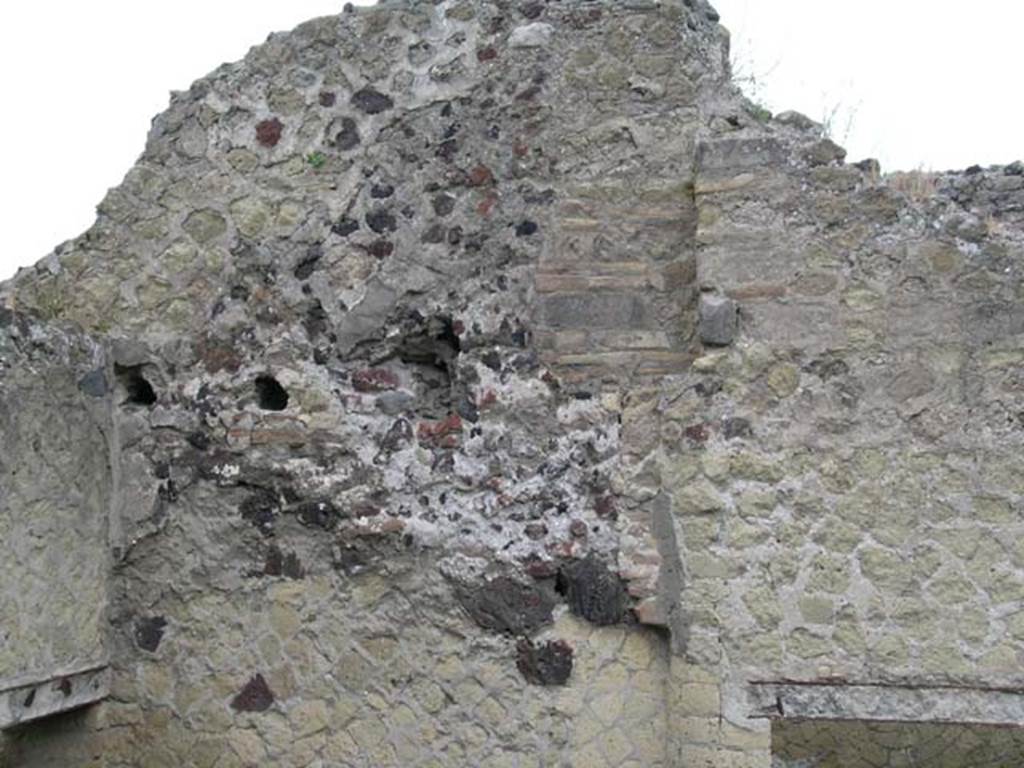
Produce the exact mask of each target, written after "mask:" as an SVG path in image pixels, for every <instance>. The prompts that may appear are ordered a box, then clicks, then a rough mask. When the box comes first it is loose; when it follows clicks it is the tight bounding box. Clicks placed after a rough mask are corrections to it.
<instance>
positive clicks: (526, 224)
mask: <svg viewBox="0 0 1024 768" xmlns="http://www.w3.org/2000/svg"><path fill="white" fill-rule="evenodd" d="M536 232H537V224H536V222H533V221H530V220H529V219H527V220H526V221H522V222H520V223H519V224H518V225H517V226H516V237H529V236H530V235H532V234H535V233H536Z"/></svg>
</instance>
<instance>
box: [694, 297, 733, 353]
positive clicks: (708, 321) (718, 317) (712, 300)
mask: <svg viewBox="0 0 1024 768" xmlns="http://www.w3.org/2000/svg"><path fill="white" fill-rule="evenodd" d="M738 315H739V308H738V307H737V306H736V302H735V301H733V300H732V299H727V298H725V297H724V296H712V295H704V296H701V297H700V325H699V333H700V340H701V342H702V343H704V344H707V345H708V346H711V347H725V346H728V345H729V344H732V343H733V341H734V340H735V339H736V325H737V318H738Z"/></svg>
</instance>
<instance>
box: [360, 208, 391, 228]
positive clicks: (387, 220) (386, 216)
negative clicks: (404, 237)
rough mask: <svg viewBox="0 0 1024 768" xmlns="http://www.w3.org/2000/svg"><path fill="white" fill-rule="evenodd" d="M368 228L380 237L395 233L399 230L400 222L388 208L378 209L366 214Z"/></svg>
mask: <svg viewBox="0 0 1024 768" xmlns="http://www.w3.org/2000/svg"><path fill="white" fill-rule="evenodd" d="M366 226H368V227H369V228H370V229H372V230H373V231H374V232H376V233H377V234H378V235H383V234H384V233H385V232H394V231H395V230H396V229H398V221H397V220H396V219H395V217H394V214H392V213H391V211H389V210H387V209H386V208H377V209H376V210H373V211H370V212H369V213H367V214H366Z"/></svg>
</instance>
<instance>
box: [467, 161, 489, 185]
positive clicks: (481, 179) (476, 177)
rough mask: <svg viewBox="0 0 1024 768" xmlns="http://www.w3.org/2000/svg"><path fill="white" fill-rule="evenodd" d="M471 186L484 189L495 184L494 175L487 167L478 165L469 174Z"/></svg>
mask: <svg viewBox="0 0 1024 768" xmlns="http://www.w3.org/2000/svg"><path fill="white" fill-rule="evenodd" d="M468 182H469V186H471V187H483V186H487V185H488V184H493V183H494V174H493V173H491V169H490V168H488V167H487V166H486V165H478V166H476V167H475V168H473V170H471V171H470V172H469V177H468Z"/></svg>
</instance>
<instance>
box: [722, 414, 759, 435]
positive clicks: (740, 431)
mask: <svg viewBox="0 0 1024 768" xmlns="http://www.w3.org/2000/svg"><path fill="white" fill-rule="evenodd" d="M722 434H723V435H725V439H726V440H733V439H735V438H737V437H753V436H754V430H753V429H751V427H750V422H749V421H748V420H747V419H744V418H741V417H739V416H735V417H733V418H726V419H722Z"/></svg>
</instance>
